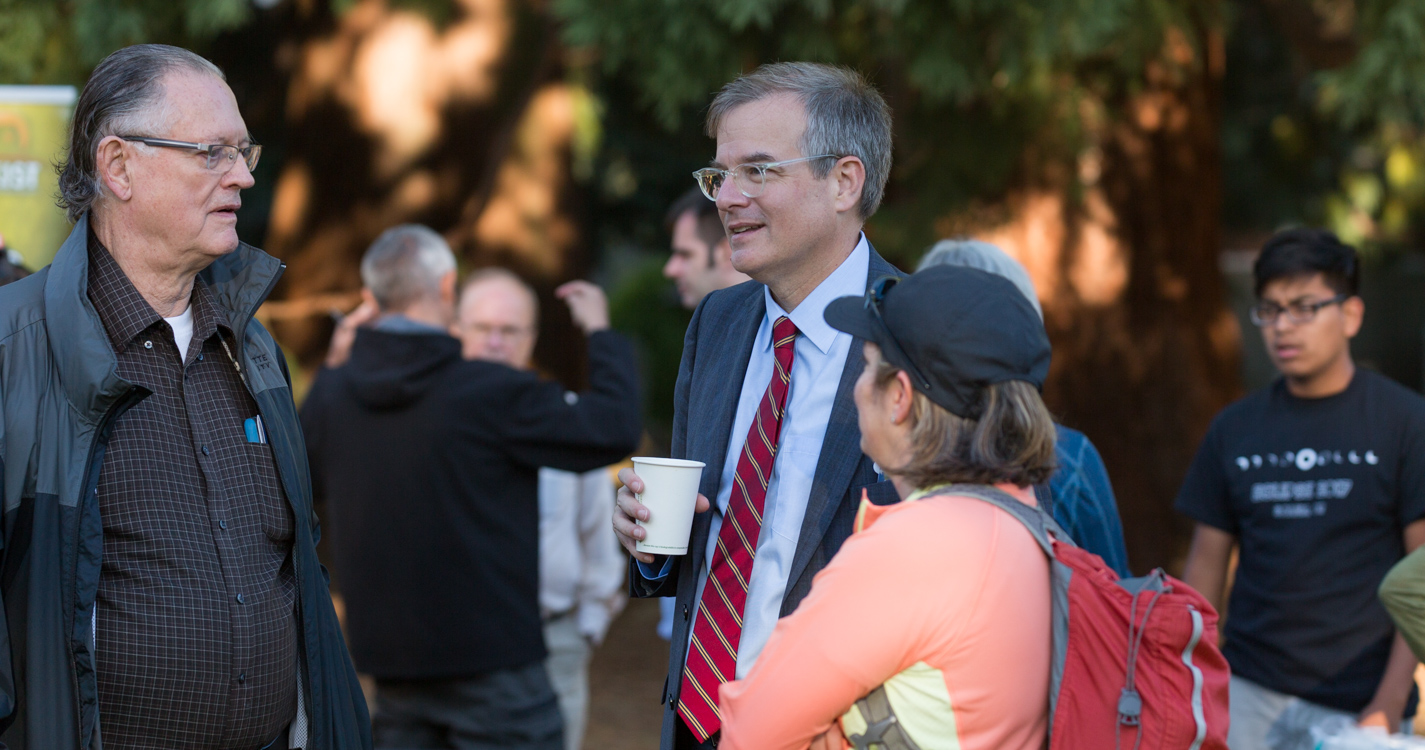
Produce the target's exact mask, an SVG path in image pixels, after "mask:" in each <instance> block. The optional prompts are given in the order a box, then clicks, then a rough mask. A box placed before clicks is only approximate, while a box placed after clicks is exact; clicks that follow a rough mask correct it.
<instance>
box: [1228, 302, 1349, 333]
mask: <svg viewBox="0 0 1425 750" xmlns="http://www.w3.org/2000/svg"><path fill="white" fill-rule="evenodd" d="M1350 298H1351V295H1349V294H1338V295H1336V296H1335V297H1332V298H1330V299H1323V300H1319V301H1316V302H1293V303H1291V304H1289V305H1287V306H1286V307H1282V306H1281V305H1278V304H1277V303H1275V302H1258V303H1257V304H1255V305H1253V306H1252V309H1251V310H1249V311H1248V312H1249V314H1250V315H1251V317H1252V323H1253V324H1255V325H1257V326H1258V327H1261V328H1266V327H1267V326H1272V325H1276V322H1277V318H1278V317H1280V316H1281V314H1282V313H1286V317H1287V320H1290V321H1291V322H1293V323H1295V324H1297V325H1305V324H1307V323H1310V322H1311V321H1313V320H1315V319H1316V313H1318V312H1320V311H1321V308H1323V307H1329V306H1331V305H1339V304H1341V303H1342V302H1345V301H1346V300H1348V299H1350Z"/></svg>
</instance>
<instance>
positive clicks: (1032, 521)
mask: <svg viewBox="0 0 1425 750" xmlns="http://www.w3.org/2000/svg"><path fill="white" fill-rule="evenodd" d="M935 494H937V495H962V496H965V497H973V498H975V499H976V500H983V501H985V502H987V503H989V504H990V505H993V506H995V507H996V508H999V509H1000V510H1002V511H1004V512H1006V513H1008V514H1010V515H1011V516H1014V517H1015V518H1016V519H1018V520H1019V522H1020V523H1022V524H1024V527H1025V528H1027V529H1029V533H1030V535H1031V536H1033V537H1034V541H1036V542H1039V546H1040V547H1041V548H1043V549H1044V554H1046V555H1048V556H1049V557H1050V558H1051V559H1052V558H1053V557H1054V542H1055V541H1058V542H1059V543H1061V544H1070V545H1072V544H1073V541H1072V540H1070V539H1069V535H1068V534H1065V533H1064V530H1063V529H1061V528H1059V524H1058V523H1056V522H1055V521H1054V517H1053V516H1050V515H1049V514H1048V513H1047V512H1045V511H1044V510H1043V509H1042V508H1035V507H1033V506H1029V505H1025V504H1024V503H1022V502H1020V501H1019V500H1018V499H1016V498H1015V497H1014V496H1013V495H1011V494H1009V493H1008V492H1005V491H1004V490H1001V489H999V488H998V487H992V486H990V485H988V484H949V485H945V486H944V487H941V488H939V489H937V490H936V491H935Z"/></svg>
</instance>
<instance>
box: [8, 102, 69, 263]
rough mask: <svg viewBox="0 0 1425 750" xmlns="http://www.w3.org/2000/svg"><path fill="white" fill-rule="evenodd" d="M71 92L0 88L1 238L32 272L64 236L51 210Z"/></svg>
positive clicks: (62, 222)
mask: <svg viewBox="0 0 1425 750" xmlns="http://www.w3.org/2000/svg"><path fill="white" fill-rule="evenodd" d="M75 97H76V93H75V90H74V87H73V86H0V237H4V238H5V245H6V247H8V248H10V249H12V250H15V251H17V252H19V254H20V255H21V257H23V258H24V264H25V266H26V267H27V268H29V269H30V270H31V271H37V270H39V269H40V268H41V267H43V266H45V265H48V264H49V262H50V259H51V258H53V257H54V253H55V251H56V250H58V249H59V246H60V243H62V242H64V238H65V237H68V236H69V229H70V225H69V220H68V219H66V218H65V216H64V211H62V210H60V209H59V207H58V206H56V205H55V202H54V201H55V196H56V195H57V194H58V192H59V178H58V176H57V175H56V174H55V171H54V165H55V163H57V162H58V161H59V160H60V158H61V157H62V156H63V155H64V147H65V141H66V139H67V138H68V136H69V118H70V113H71V112H72V111H73V109H74V100H75Z"/></svg>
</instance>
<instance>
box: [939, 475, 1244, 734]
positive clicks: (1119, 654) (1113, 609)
mask: <svg viewBox="0 0 1425 750" xmlns="http://www.w3.org/2000/svg"><path fill="white" fill-rule="evenodd" d="M936 494H937V495H963V496H967V497H973V498H977V499H980V500H984V501H985V502H988V503H990V504H992V505H994V506H996V507H998V508H1000V509H1002V510H1004V511H1005V512H1007V513H1009V514H1010V515H1012V516H1014V517H1015V518H1017V519H1019V520H1020V521H1021V522H1022V523H1023V524H1024V525H1025V527H1026V528H1028V529H1029V532H1030V533H1031V534H1032V535H1033V536H1034V538H1035V539H1036V540H1037V541H1038V542H1039V546H1041V547H1043V548H1044V552H1045V553H1046V554H1048V555H1049V559H1050V561H1051V562H1050V565H1051V567H1052V570H1051V574H1050V577H1051V590H1052V591H1053V597H1054V603H1053V612H1054V623H1053V633H1054V635H1053V661H1052V670H1051V680H1050V684H1049V748H1050V750H1107V748H1132V749H1134V750H1227V723H1228V714H1227V683H1228V679H1229V677H1230V675H1231V671H1230V670H1229V669H1228V667H1227V660H1226V659H1224V658H1223V657H1222V652H1220V651H1218V650H1217V612H1216V610H1214V609H1213V608H1212V605H1211V604H1208V603H1207V600H1206V599H1204V598H1203V597H1202V595H1201V594H1199V593H1197V592H1196V591H1194V590H1193V589H1192V588H1191V587H1189V586H1188V585H1187V584H1185V583H1183V582H1182V581H1179V580H1178V579H1176V578H1173V577H1172V576H1170V575H1168V574H1167V573H1164V572H1163V569H1162V568H1158V569H1156V570H1154V571H1153V572H1152V573H1150V574H1148V575H1146V576H1141V577H1138V578H1122V579H1120V578H1119V577H1118V574H1117V573H1115V572H1114V571H1113V570H1112V569H1111V568H1109V567H1108V565H1106V564H1105V563H1104V561H1103V559H1102V558H1100V557H1099V556H1098V555H1095V554H1093V553H1091V552H1087V551H1085V550H1082V549H1079V548H1078V547H1077V546H1075V545H1074V543H1073V541H1072V540H1070V539H1069V536H1068V534H1066V533H1064V531H1063V530H1062V529H1061V528H1059V525H1058V524H1057V523H1055V522H1054V519H1053V518H1051V517H1050V516H1049V515H1048V514H1047V513H1045V512H1044V511H1042V510H1040V509H1038V508H1033V507H1030V506H1028V505H1025V504H1024V503H1022V502H1020V501H1018V500H1016V499H1015V498H1013V497H1012V496H1010V495H1009V494H1007V493H1005V492H1002V491H1000V490H997V489H995V488H994V487H989V486H985V485H965V484H959V485H952V486H950V487H946V488H944V489H943V490H939V491H937V492H936Z"/></svg>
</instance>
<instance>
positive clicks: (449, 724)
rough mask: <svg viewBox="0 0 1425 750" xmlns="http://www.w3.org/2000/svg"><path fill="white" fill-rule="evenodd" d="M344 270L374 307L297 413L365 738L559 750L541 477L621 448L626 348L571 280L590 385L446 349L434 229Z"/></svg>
mask: <svg viewBox="0 0 1425 750" xmlns="http://www.w3.org/2000/svg"><path fill="white" fill-rule="evenodd" d="M361 277H362V282H363V283H364V284H365V289H363V290H362V295H363V296H364V297H365V298H366V300H367V306H368V308H370V307H372V306H374V308H375V310H376V311H377V312H378V317H377V318H376V320H375V322H374V324H373V325H371V326H369V327H363V328H360V329H359V330H357V331H356V335H355V342H354V343H353V344H352V348H351V355H350V359H349V361H347V362H346V363H345V364H344V365H342V366H339V367H335V368H330V369H324V370H323V371H322V372H321V374H320V375H319V376H318V378H317V380H316V382H315V383H314V384H313V386H312V389H311V392H310V393H309V394H308V396H307V400H306V403H305V404H304V405H303V407H302V425H303V428H304V430H305V431H306V434H307V446H308V454H309V456H310V460H311V469H312V482H313V485H314V491H315V493H316V495H317V497H318V498H324V499H325V500H326V502H327V508H329V510H328V513H329V514H330V516H331V518H330V522H331V526H332V538H333V541H334V543H335V549H334V552H335V564H336V566H337V568H338V570H339V571H340V575H341V580H342V593H343V594H344V595H345V598H346V611H347V620H346V624H347V631H348V633H349V635H350V645H351V653H352V658H353V659H354V661H355V662H356V665H357V668H358V670H359V671H362V672H367V673H370V674H372V675H373V676H375V678H376V685H377V689H376V693H377V695H376V715H375V717H374V719H373V724H374V733H375V740H376V745H377V747H402V748H417V747H419V748H427V747H449V748H462V749H464V748H496V747H499V748H531V749H536V748H538V749H539V750H544V749H545V748H548V750H561V748H562V743H561V734H562V733H561V720H560V715H559V708H558V705H557V702H556V699H555V695H554V692H553V690H552V689H551V688H550V685H549V681H548V677H547V675H546V673H545V671H544V664H543V660H544V656H545V650H544V643H543V641H542V638H541V635H540V612H539V602H538V593H539V580H538V574H539V561H538V545H539V542H538V540H539V509H538V493H537V477H538V470H539V467H541V466H551V467H554V468H559V469H566V470H569V471H587V470H590V469H594V468H597V467H599V466H604V465H607V464H610V463H613V462H615V461H618V460H619V459H621V458H623V457H624V456H626V455H628V453H629V452H631V451H632V450H633V449H634V448H635V447H636V445H637V443H638V439H639V436H640V428H641V426H640V420H639V393H638V381H637V377H636V376H635V374H634V373H633V372H632V371H631V370H630V368H629V367H628V364H627V363H628V362H630V361H632V360H633V350H632V348H631V346H630V345H629V343H628V342H627V341H626V340H625V339H624V338H623V337H622V336H620V335H618V334H617V333H614V332H613V331H610V330H608V320H607V316H606V314H603V313H602V312H601V311H602V309H603V306H602V305H599V304H595V302H596V295H600V294H602V293H601V292H600V291H599V290H598V288H597V287H594V286H593V285H591V284H586V283H583V282H574V283H573V285H572V286H571V287H570V288H569V290H567V291H566V292H565V293H564V295H563V296H564V298H565V300H566V302H567V303H568V304H569V308H570V312H571V313H572V315H573V317H574V321H575V323H576V324H578V325H579V326H580V327H581V328H582V329H583V330H584V332H585V333H587V334H588V336H589V383H590V388H589V390H588V391H587V392H585V393H583V394H580V397H579V398H578V399H577V400H576V399H568V400H566V398H565V393H564V389H563V388H562V387H560V385H559V384H557V383H553V382H547V381H542V380H540V379H539V378H538V377H537V376H536V375H534V374H532V373H529V372H525V371H521V370H516V369H514V368H511V367H508V366H506V365H503V364H500V363H497V362H488V361H465V360H463V359H461V356H460V342H459V341H457V340H456V339H455V338H452V337H451V336H450V335H449V333H448V330H449V327H450V324H451V322H452V321H453V320H454V316H455V258H454V256H453V255H452V254H451V252H450V249H449V247H448V246H447V245H446V243H445V241H444V240H442V239H441V238H440V236H439V235H437V234H436V233H435V232H432V231H431V230H429V229H427V228H425V227H420V226H414V225H405V226H400V227H396V228H394V229H391V230H388V231H387V232H386V233H385V234H383V235H381V237H380V238H378V239H377V240H376V242H375V243H374V244H372V246H371V248H370V249H369V250H367V252H366V256H365V257H364V258H363V259H362V263H361ZM338 359H340V358H338ZM571 402H572V403H571ZM319 502H320V500H319Z"/></svg>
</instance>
